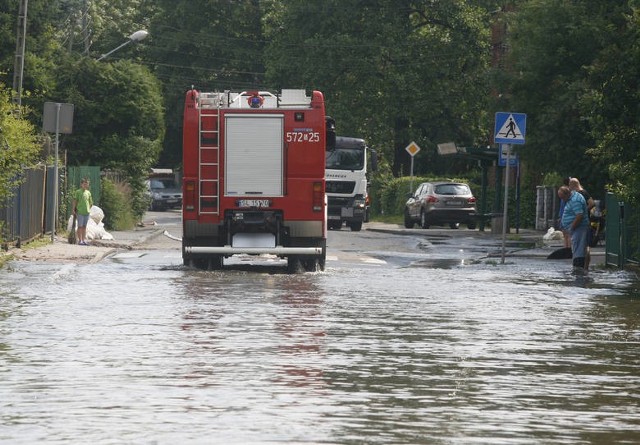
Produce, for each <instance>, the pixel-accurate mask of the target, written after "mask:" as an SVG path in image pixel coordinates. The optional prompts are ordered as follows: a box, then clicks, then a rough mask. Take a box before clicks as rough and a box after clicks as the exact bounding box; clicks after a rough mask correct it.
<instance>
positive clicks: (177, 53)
mask: <svg viewBox="0 0 640 445" xmlns="http://www.w3.org/2000/svg"><path fill="white" fill-rule="evenodd" d="M261 3H262V2H260V1H258V0H239V1H234V2H229V1H227V0H158V1H156V2H155V5H156V7H157V11H156V13H155V15H154V16H153V18H152V20H151V23H150V26H149V31H150V40H151V42H150V43H147V44H146V45H145V46H146V49H147V52H146V58H147V60H150V61H152V64H153V66H154V70H153V72H154V74H155V75H156V76H157V77H158V78H159V79H161V80H162V83H163V88H164V95H165V104H166V109H167V115H166V128H167V135H166V138H165V142H164V152H163V155H162V158H161V159H162V161H161V162H162V164H163V166H175V165H177V164H179V163H180V161H181V159H182V114H183V107H184V94H185V93H186V91H187V90H188V89H190V88H191V86H195V87H196V88H197V89H200V90H204V91H216V90H217V91H223V90H225V89H232V90H238V89H254V88H260V87H264V85H263V79H264V65H263V59H264V56H263V48H264V45H265V42H264V38H263V36H262V28H261V23H260V20H261V17H262V9H261Z"/></svg>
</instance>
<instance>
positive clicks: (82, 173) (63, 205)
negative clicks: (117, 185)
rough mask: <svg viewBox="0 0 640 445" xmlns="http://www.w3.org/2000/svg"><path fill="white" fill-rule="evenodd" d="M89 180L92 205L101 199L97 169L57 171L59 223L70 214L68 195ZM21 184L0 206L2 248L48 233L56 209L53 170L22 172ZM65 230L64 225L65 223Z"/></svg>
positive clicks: (51, 226) (47, 168) (81, 168)
mask: <svg viewBox="0 0 640 445" xmlns="http://www.w3.org/2000/svg"><path fill="white" fill-rule="evenodd" d="M83 177H88V178H89V179H90V181H91V194H92V196H93V198H94V202H95V203H98V202H99V200H100V167H93V166H91V167H84V166H83V167H69V168H68V170H65V169H62V168H61V169H59V170H58V178H57V180H58V184H59V186H58V215H57V218H58V220H57V221H56V227H58V228H59V227H61V224H60V222H61V221H60V219H61V216H62V217H63V218H62V219H63V220H66V219H68V217H69V215H70V196H71V192H72V191H73V190H75V189H76V188H78V187H79V185H80V179H81V178H83ZM21 179H22V182H21V183H20V185H19V186H18V187H16V188H15V189H14V190H13V192H12V194H11V196H10V197H9V198H8V199H6V200H5V202H4V203H0V241H2V243H3V244H4V245H16V246H20V245H21V244H22V243H25V242H29V241H31V240H33V239H35V238H37V237H40V236H42V235H45V234H47V233H49V234H51V230H52V228H53V218H54V214H53V213H54V207H55V200H54V196H55V181H56V178H55V174H54V168H53V167H35V168H29V169H25V170H24V171H23V172H22V178H21ZM65 227H66V224H65Z"/></svg>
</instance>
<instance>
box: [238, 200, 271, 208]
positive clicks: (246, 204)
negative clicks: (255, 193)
mask: <svg viewBox="0 0 640 445" xmlns="http://www.w3.org/2000/svg"><path fill="white" fill-rule="evenodd" d="M238 207H242V208H252V207H257V208H263V207H271V201H270V200H268V199H239V200H238Z"/></svg>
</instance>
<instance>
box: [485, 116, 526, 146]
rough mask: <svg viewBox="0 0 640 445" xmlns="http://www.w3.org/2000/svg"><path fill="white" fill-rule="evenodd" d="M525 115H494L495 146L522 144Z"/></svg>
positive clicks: (524, 131)
mask: <svg viewBox="0 0 640 445" xmlns="http://www.w3.org/2000/svg"><path fill="white" fill-rule="evenodd" d="M526 132H527V115H526V114H524V113H508V112H507V113H504V112H498V113H496V126H495V130H494V133H493V135H494V136H493V140H494V142H495V143H496V144H524V135H525V134H526Z"/></svg>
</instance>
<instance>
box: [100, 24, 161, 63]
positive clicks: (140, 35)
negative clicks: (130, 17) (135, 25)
mask: <svg viewBox="0 0 640 445" xmlns="http://www.w3.org/2000/svg"><path fill="white" fill-rule="evenodd" d="M148 35H149V33H148V32H147V31H145V30H144V29H141V30H140V31H136V32H134V33H133V34H131V35H130V36H129V40H127V41H126V42H124V43H123V44H122V45H120V46H118V47H117V48H114V49H112V50H111V51H109V52H108V53H106V54H103V55H101V56H100V57H99V58H98V61H101V60H103V59H105V58H107V57H109V56H110V55H111V54H113V53H115V52H116V51H118V50H119V49H121V48H124V47H125V46H127V45H128V44H130V43H135V42H139V41H140V40H144V39H146V38H147V36H148Z"/></svg>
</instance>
